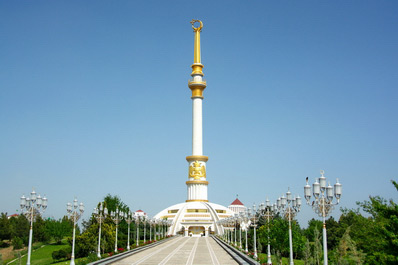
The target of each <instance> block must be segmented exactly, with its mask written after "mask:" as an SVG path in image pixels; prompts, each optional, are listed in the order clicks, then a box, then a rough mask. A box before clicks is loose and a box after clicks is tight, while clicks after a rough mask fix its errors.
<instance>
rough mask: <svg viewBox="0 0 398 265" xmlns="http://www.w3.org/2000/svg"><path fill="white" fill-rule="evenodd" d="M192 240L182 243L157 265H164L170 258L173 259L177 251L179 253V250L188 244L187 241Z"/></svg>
mask: <svg viewBox="0 0 398 265" xmlns="http://www.w3.org/2000/svg"><path fill="white" fill-rule="evenodd" d="M191 239H192V238H189V239H188V240H186V241H185V242H184V243H182V244H181V245H180V246H179V247H178V248H176V249H174V250H173V251H172V252H171V253H170V254H169V255H167V256H166V257H165V258H164V259H163V260H162V261H161V262H159V265H164V264H166V263H167V262H168V261H169V260H170V259H171V257H173V256H174V255H175V254H176V253H177V252H178V251H180V249H181V248H182V247H183V246H185V244H186V243H188V241H190V240H191Z"/></svg>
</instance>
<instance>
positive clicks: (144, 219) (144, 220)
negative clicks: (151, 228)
mask: <svg viewBox="0 0 398 265" xmlns="http://www.w3.org/2000/svg"><path fill="white" fill-rule="evenodd" d="M142 219H143V220H142V223H143V224H144V245H145V243H146V221H147V220H146V216H145V215H144V216H143V217H142Z"/></svg>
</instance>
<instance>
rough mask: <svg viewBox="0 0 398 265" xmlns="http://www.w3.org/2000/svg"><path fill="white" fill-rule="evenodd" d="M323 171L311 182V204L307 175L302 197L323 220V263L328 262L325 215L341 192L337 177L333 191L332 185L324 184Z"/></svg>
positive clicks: (330, 210)
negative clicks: (312, 198) (312, 196)
mask: <svg viewBox="0 0 398 265" xmlns="http://www.w3.org/2000/svg"><path fill="white" fill-rule="evenodd" d="M324 174H325V171H323V170H321V177H320V178H319V182H318V180H315V183H314V184H312V189H313V194H314V200H313V201H312V204H310V200H311V186H310V185H309V184H308V177H307V178H306V182H307V183H306V185H305V186H304V198H305V199H306V201H307V204H308V205H312V209H313V210H314V211H315V213H317V214H318V215H319V216H320V217H322V221H323V264H324V265H327V264H328V247H327V236H326V217H327V216H329V214H330V213H331V212H332V210H333V209H334V205H337V204H339V202H340V198H341V193H342V185H341V184H340V183H339V179H337V181H336V184H334V192H333V187H332V186H331V185H330V183H329V185H328V186H326V178H325V176H324ZM333 193H334V197H335V198H336V203H333Z"/></svg>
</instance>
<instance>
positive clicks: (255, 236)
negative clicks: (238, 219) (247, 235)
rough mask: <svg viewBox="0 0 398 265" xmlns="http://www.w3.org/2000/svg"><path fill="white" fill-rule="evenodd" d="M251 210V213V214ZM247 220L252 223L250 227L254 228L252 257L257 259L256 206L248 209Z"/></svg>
mask: <svg viewBox="0 0 398 265" xmlns="http://www.w3.org/2000/svg"><path fill="white" fill-rule="evenodd" d="M252 210H253V212H252ZM248 212H249V219H251V220H252V221H253V223H252V225H251V226H253V228H254V235H253V242H254V257H255V258H256V259H257V257H258V255H257V234H256V228H257V224H256V223H257V218H258V217H257V211H256V204H253V209H251V208H249V211H248Z"/></svg>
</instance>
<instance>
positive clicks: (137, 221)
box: [135, 215, 140, 247]
mask: <svg viewBox="0 0 398 265" xmlns="http://www.w3.org/2000/svg"><path fill="white" fill-rule="evenodd" d="M135 226H136V227H137V243H136V245H137V247H138V246H139V245H140V216H139V215H137V216H136V217H135Z"/></svg>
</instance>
